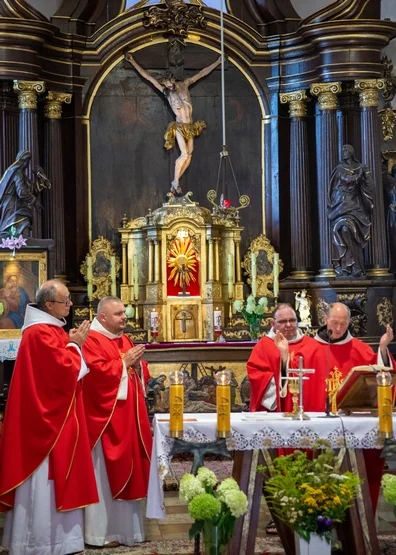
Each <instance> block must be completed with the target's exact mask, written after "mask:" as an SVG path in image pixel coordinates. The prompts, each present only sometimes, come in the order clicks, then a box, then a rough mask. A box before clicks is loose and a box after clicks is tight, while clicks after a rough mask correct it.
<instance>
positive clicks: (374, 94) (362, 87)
mask: <svg viewBox="0 0 396 555" xmlns="http://www.w3.org/2000/svg"><path fill="white" fill-rule="evenodd" d="M384 88H385V82H384V80H383V79H364V80H362V81H355V89H356V90H357V91H358V92H359V100H360V106H361V107H362V108H373V107H376V106H378V104H379V92H378V91H380V90H381V89H384Z"/></svg>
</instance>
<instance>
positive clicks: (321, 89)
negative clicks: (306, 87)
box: [311, 81, 341, 110]
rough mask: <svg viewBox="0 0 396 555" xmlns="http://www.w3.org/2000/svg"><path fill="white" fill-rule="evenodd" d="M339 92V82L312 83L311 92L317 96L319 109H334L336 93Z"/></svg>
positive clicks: (335, 107) (335, 106)
mask: <svg viewBox="0 0 396 555" xmlns="http://www.w3.org/2000/svg"><path fill="white" fill-rule="evenodd" d="M340 92H341V82H340V81H336V82H334V83H313V84H312V85H311V94H312V95H314V96H317V97H318V102H319V109H320V110H336V109H337V94H339V93H340Z"/></svg>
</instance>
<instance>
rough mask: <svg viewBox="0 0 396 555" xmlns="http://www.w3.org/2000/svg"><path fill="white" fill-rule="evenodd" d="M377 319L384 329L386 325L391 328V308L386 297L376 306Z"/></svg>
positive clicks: (390, 303) (392, 319)
mask: <svg viewBox="0 0 396 555" xmlns="http://www.w3.org/2000/svg"><path fill="white" fill-rule="evenodd" d="M377 318H378V324H379V325H380V326H383V327H386V326H387V324H389V325H390V326H393V321H394V318H393V306H392V302H391V300H390V299H388V298H387V297H382V301H381V302H380V303H378V305H377Z"/></svg>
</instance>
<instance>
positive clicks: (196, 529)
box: [188, 520, 205, 540]
mask: <svg viewBox="0 0 396 555" xmlns="http://www.w3.org/2000/svg"><path fill="white" fill-rule="evenodd" d="M204 524H205V521H204V520H196V521H195V522H193V524H192V525H191V528H190V530H189V533H188V535H189V538H190V540H192V539H193V538H195V536H196V535H197V534H200V533H201V532H202V530H203V527H204Z"/></svg>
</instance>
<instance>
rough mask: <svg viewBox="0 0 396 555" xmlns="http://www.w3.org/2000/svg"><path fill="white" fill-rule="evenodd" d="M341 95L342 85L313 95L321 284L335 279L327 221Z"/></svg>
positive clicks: (315, 89) (316, 87) (325, 86)
mask: <svg viewBox="0 0 396 555" xmlns="http://www.w3.org/2000/svg"><path fill="white" fill-rule="evenodd" d="M340 92H341V83H315V84H313V85H312V86H311V93H312V94H313V95H315V96H317V97H318V103H319V110H320V112H319V118H320V120H319V122H318V125H317V141H316V145H317V148H316V157H317V172H318V183H317V188H318V213H319V234H320V236H319V244H320V268H319V274H318V275H317V276H316V279H318V280H325V279H329V278H334V277H335V272H334V269H333V262H332V258H333V257H332V241H331V234H330V222H329V219H328V217H327V203H328V190H329V184H330V176H331V173H332V171H333V169H334V168H335V166H336V165H337V161H338V150H337V114H336V111H337V96H336V95H337V94H338V93H340Z"/></svg>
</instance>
